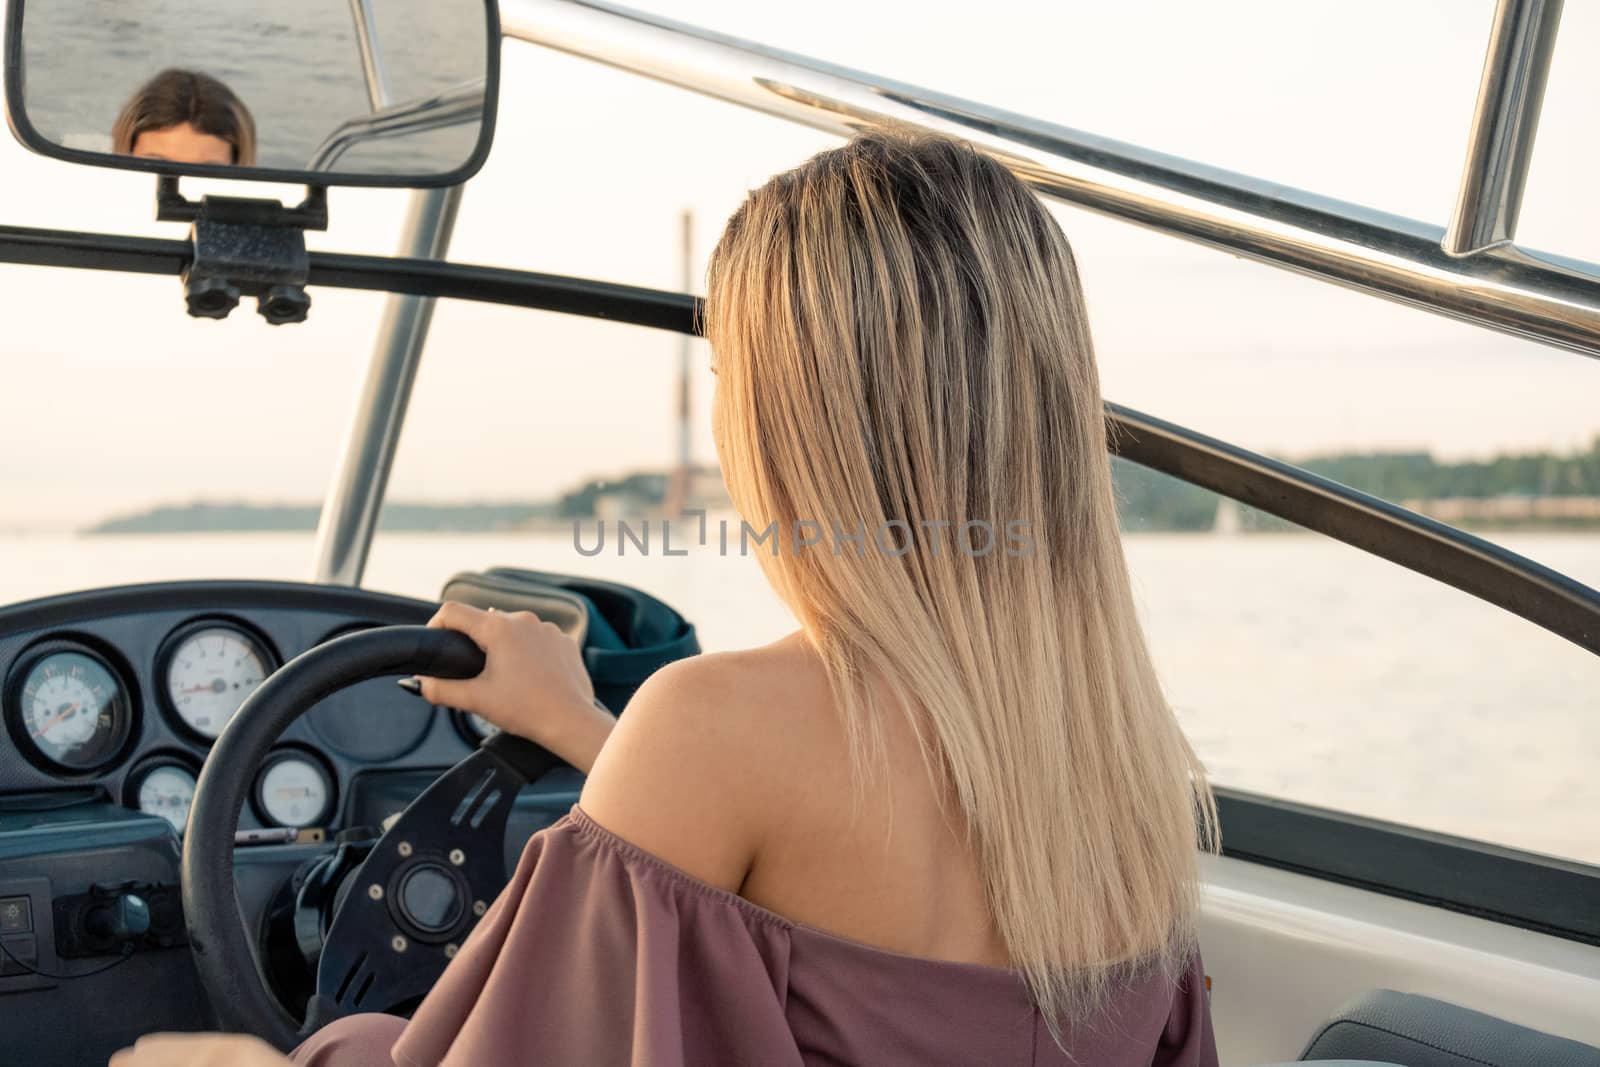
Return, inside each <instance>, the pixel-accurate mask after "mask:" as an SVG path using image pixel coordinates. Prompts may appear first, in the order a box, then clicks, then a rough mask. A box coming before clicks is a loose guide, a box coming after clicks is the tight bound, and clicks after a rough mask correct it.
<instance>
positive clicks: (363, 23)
mask: <svg viewBox="0 0 1600 1067" xmlns="http://www.w3.org/2000/svg"><path fill="white" fill-rule="evenodd" d="M350 15H351V18H352V19H353V20H354V22H355V29H356V41H357V43H358V46H359V47H360V50H361V68H362V71H363V72H364V74H365V75H366V82H367V97H368V99H369V100H370V102H371V104H372V110H373V112H374V113H379V112H382V111H383V109H385V108H387V107H390V106H391V105H392V103H393V101H392V100H391V99H390V95H389V83H388V76H387V74H386V72H385V70H384V66H383V53H382V50H381V49H380V48H379V46H378V41H377V36H376V32H375V31H376V21H375V19H374V17H373V11H372V0H350ZM462 188H463V186H460V185H453V186H449V187H448V188H444V189H424V190H419V191H417V192H414V193H412V194H411V202H410V205H409V207H408V208H407V213H406V222H405V229H404V230H403V232H402V233H401V237H400V252H399V254H400V255H402V256H406V257H409V258H426V259H434V260H442V259H444V258H445V254H446V253H447V252H448V251H449V248H450V237H451V235H452V234H454V233H455V227H456V215H457V213H458V212H459V211H460V208H461V191H462ZM433 306H434V300H433V298H432V297H425V296H408V295H403V294H399V293H395V294H391V295H390V297H389V299H388V301H387V302H386V303H385V304H384V308H383V318H382V320H381V321H380V322H379V325H378V335H377V339H376V341H375V343H374V345H373V349H372V360H371V362H370V363H369V364H368V366H367V377H366V381H365V382H364V383H363V384H362V387H361V393H360V396H359V398H358V399H357V401H356V410H355V416H354V418H352V419H351V422H350V429H349V432H348V433H347V435H346V437H345V443H344V449H343V450H342V452H341V453H340V456H339V465H338V467H337V468H336V469H335V472H334V477H333V481H332V482H331V483H329V485H328V493H327V496H326V497H324V498H323V501H322V512H321V513H320V514H319V515H318V517H317V540H316V546H315V548H314V549H313V553H314V564H313V570H312V578H313V580H314V581H318V582H327V583H333V584H339V585H360V584H361V576H362V574H363V572H365V571H366V568H367V556H368V555H369V554H370V553H371V551H372V537H373V534H374V533H376V532H377V529H378V518H379V516H380V515H381V514H382V511H383V497H384V493H385V492H386V491H387V490H388V488H389V473H390V471H392V470H393V469H394V457H395V453H396V451H398V449H399V447H400V432H401V430H402V429H403V428H404V426H405V419H406V409H407V407H409V405H410V402H411V389H412V386H414V385H415V384H416V380H417V367H418V366H419V365H420V364H421V362H422V349H423V346H424V345H425V344H426V343H427V340H428V327H429V326H430V325H432V323H433Z"/></svg>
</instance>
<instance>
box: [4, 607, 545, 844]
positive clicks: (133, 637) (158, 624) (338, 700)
mask: <svg viewBox="0 0 1600 1067" xmlns="http://www.w3.org/2000/svg"><path fill="white" fill-rule="evenodd" d="M434 608H435V605H433V604H431V603H428V602H426V601H421V600H413V599H410V598H406V597H399V596H392V595H389V594H385V593H375V592H370V591H366V590H361V589H353V588H348V587H341V586H327V585H311V584H300V583H292V582H265V581H194V582H176V583H162V584H159V585H134V586H122V587H116V588H111V589H103V590H93V591H89V592H83V593H73V594H67V595H64V596H57V597H51V598H48V599H44V600H35V601H31V602H28V603H24V604H18V605H14V606H10V607H6V608H4V609H0V679H14V676H16V675H17V674H18V673H19V672H21V671H24V670H26V669H27V668H28V667H29V665H30V664H32V663H33V662H35V661H36V660H37V658H38V657H37V655H36V653H37V652H38V651H39V650H41V649H45V648H55V647H67V646H68V645H76V646H82V647H86V648H88V649H90V650H91V651H93V652H94V653H96V654H97V655H98V657H100V658H101V659H103V660H104V661H106V662H107V663H108V664H110V665H111V666H112V667H113V669H114V670H115V672H116V673H117V674H118V675H119V676H120V678H121V681H122V682H123V684H124V685H125V686H126V689H127V691H128V696H129V697H130V709H131V710H130V714H131V715H132V719H133V721H132V723H131V727H130V728H129V730H128V733H127V736H126V738H125V740H122V741H120V742H119V747H118V748H117V750H116V752H115V753H114V754H113V755H112V756H110V758H108V759H106V760H105V761H103V763H102V764H101V765H100V766H97V767H95V768H92V769H87V770H73V769H71V768H63V767H52V766H51V765H50V764H49V763H48V762H47V761H44V760H41V759H40V758H39V757H38V755H37V754H36V753H34V752H30V751H27V749H28V748H29V746H30V740H29V737H28V735H27V733H26V732H25V728H23V727H22V726H21V725H20V724H19V722H18V721H17V719H18V711H17V708H16V707H15V705H16V704H17V702H18V694H17V693H14V692H13V689H14V686H13V685H11V684H7V685H6V686H5V688H4V690H3V692H0V697H3V699H4V700H5V701H6V703H7V705H8V706H7V707H6V709H5V718H6V720H7V728H6V731H5V735H4V737H3V738H0V807H3V806H4V805H5V799H6V797H8V796H10V797H15V796H17V795H18V794H35V793H40V792H52V793H54V792H59V793H60V795H61V798H62V800H64V801H65V800H67V799H69V798H70V797H71V796H72V795H73V794H75V793H78V794H82V793H88V794H92V795H100V796H104V797H106V798H109V799H111V800H112V801H114V802H117V803H122V804H127V805H132V804H134V803H135V802H136V792H137V790H136V788H135V787H136V786H137V785H138V784H139V781H140V780H141V779H142V778H143V777H144V775H145V774H146V773H147V772H148V770H149V769H150V768H151V767H153V766H156V765H158V764H160V763H162V762H170V763H175V764H178V765H182V766H186V767H188V768H190V769H197V768H198V767H199V765H200V763H201V762H202V761H203V760H204V759H205V757H206V753H207V751H208V749H209V747H210V746H209V742H208V741H207V740H206V739H205V738H204V737H203V736H200V735H199V734H197V733H196V732H195V731H194V730H193V729H190V728H187V727H186V726H185V724H184V722H183V721H182V720H181V719H180V718H179V717H178V716H177V715H175V714H174V713H173V711H172V709H171V702H170V700H167V699H164V697H163V695H162V690H163V689H164V684H163V680H162V678H161V676H160V673H159V672H160V670H161V668H162V667H163V665H164V659H165V658H166V657H165V656H164V652H168V653H169V652H170V648H171V643H172V639H173V637H174V635H178V634H180V633H182V632H184V631H188V630H192V629H193V628H194V627H195V626H196V625H197V624H199V623H220V624H225V625H232V626H235V627H237V628H239V629H241V630H243V631H244V632H246V633H248V634H250V635H252V636H254V637H256V638H258V640H259V641H260V643H261V644H263V645H264V646H265V650H266V652H267V653H268V654H269V656H270V658H271V660H272V662H271V663H269V664H268V667H269V668H272V667H276V666H277V665H278V664H281V663H283V662H286V661H287V660H289V659H292V658H294V657H295V656H296V655H298V654H299V653H301V652H304V651H305V650H306V649H308V648H311V647H312V646H314V645H317V644H319V643H321V642H322V641H325V640H327V639H328V638H329V637H332V636H335V635H337V634H340V633H345V632H348V631H349V630H351V629H358V628H362V627H367V626H382V625H394V624H417V623H422V622H426V621H427V619H428V618H429V617H430V616H431V615H432V613H433V611H434ZM63 643H65V644H63ZM19 734H20V736H19ZM280 747H282V748H285V749H299V750H300V751H302V752H303V753H309V754H310V755H312V756H313V757H314V760H315V762H317V763H319V764H320V765H321V766H323V767H324V768H325V769H326V770H327V771H328V773H329V774H330V776H331V777H332V780H333V790H334V796H333V798H332V806H331V811H332V814H331V817H330V818H329V819H328V820H327V823H328V825H329V826H330V828H333V829H337V828H339V827H340V826H342V825H344V824H345V814H346V812H347V810H348V804H349V802H350V800H351V798H352V796H353V795H354V794H355V793H357V792H359V790H355V789H353V785H354V783H355V782H356V780H357V779H358V778H359V777H364V776H366V777H370V776H371V775H372V774H373V773H374V772H383V771H396V772H417V771H424V770H433V771H438V770H442V769H444V768H447V767H449V766H451V765H452V764H454V763H456V762H457V761H459V760H460V759H462V758H463V757H465V756H466V755H467V754H468V753H469V752H470V751H471V748H470V745H469V742H468V741H467V739H466V738H465V737H464V736H463V733H462V731H461V730H460V729H459V727H458V723H457V719H456V717H455V716H453V715H452V714H451V713H450V712H449V711H448V710H446V709H440V708H434V707H431V706H430V705H427V704H424V703H423V702H421V701H420V700H418V699H417V698H416V697H414V696H411V695H410V694H408V693H406V692H404V691H403V690H401V689H400V688H398V687H397V686H395V685H394V684H393V683H392V682H390V681H389V680H387V679H379V680H376V681H371V682H365V683H362V684H360V685H357V686H354V687H352V688H350V689H348V690H346V691H344V692H342V693H338V694H335V695H334V696H332V697H329V698H328V699H327V700H326V701H324V702H323V703H322V704H320V705H318V706H317V707H316V708H314V709H312V710H311V711H310V712H309V713H308V714H307V715H306V716H305V717H303V718H302V719H301V720H300V721H299V722H298V723H296V724H294V725H293V726H292V727H290V729H289V730H287V731H286V732H285V734H284V736H283V738H282V740H281V745H280ZM259 770H260V769H259V768H250V769H248V771H244V770H243V769H241V773H250V774H257V773H259ZM407 777H411V776H410V775H408V776H407ZM552 784H554V783H552ZM568 784H569V785H570V784H571V783H568ZM369 813H370V809H369V810H368V811H363V812H362V814H363V815H367V814H369ZM264 821H265V820H263V819H262V817H261V815H260V813H259V812H258V811H257V810H253V807H247V809H246V811H245V812H244V814H243V816H242V817H241V820H240V826H241V828H252V827H259V826H261V825H263V823H264Z"/></svg>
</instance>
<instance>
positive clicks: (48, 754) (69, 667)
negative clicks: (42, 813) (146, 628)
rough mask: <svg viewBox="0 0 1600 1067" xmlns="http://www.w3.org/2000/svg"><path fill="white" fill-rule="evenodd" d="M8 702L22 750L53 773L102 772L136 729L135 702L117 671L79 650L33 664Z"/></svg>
mask: <svg viewBox="0 0 1600 1067" xmlns="http://www.w3.org/2000/svg"><path fill="white" fill-rule="evenodd" d="M9 703H10V705H11V706H10V707H9V708H8V709H7V711H8V716H7V717H8V719H9V720H10V722H11V729H12V733H13V734H14V735H16V738H17V742H18V747H20V748H21V749H22V750H23V752H24V753H26V754H28V755H29V756H31V757H32V758H34V759H35V761H43V762H44V763H45V764H47V765H48V766H49V767H51V768H53V769H58V770H60V769H64V770H69V771H89V770H94V769H96V768H99V767H103V766H105V765H106V764H107V763H110V762H111V761H112V760H114V759H116V758H117V756H118V754H119V753H120V752H121V751H122V748H123V745H124V744H125V743H126V742H127V740H128V735H129V733H130V732H131V731H132V729H133V701H132V698H131V697H129V695H128V690H127V688H126V687H125V686H124V685H123V684H122V680H121V679H120V678H119V677H118V675H117V672H116V670H114V669H113V668H112V666H111V664H109V663H108V662H106V660H105V659H103V658H102V657H101V656H100V655H98V654H97V653H95V652H91V651H90V650H89V649H87V648H80V647H78V646H76V645H69V646H62V647H58V648H56V649H54V650H52V651H49V652H45V653H43V654H41V655H39V656H36V657H35V658H34V659H32V660H30V661H28V663H27V664H26V665H25V666H24V668H23V670H22V673H21V674H20V676H19V680H18V681H17V682H16V683H15V687H14V689H13V691H12V700H11V701H10V702H9Z"/></svg>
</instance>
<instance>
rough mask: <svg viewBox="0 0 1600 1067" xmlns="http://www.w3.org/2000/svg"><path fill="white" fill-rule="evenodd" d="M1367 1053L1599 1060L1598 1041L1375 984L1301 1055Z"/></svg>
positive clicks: (1411, 1059) (1431, 1063)
mask: <svg viewBox="0 0 1600 1067" xmlns="http://www.w3.org/2000/svg"><path fill="white" fill-rule="evenodd" d="M1341 1056H1343V1057H1365V1058H1367V1059H1369V1060H1370V1059H1377V1060H1383V1061H1390V1062H1393V1063H1396V1064H1400V1065H1401V1067H1600V1048H1595V1047H1594V1046H1593V1045H1585V1044H1582V1043H1580V1042H1577V1041H1569V1040H1567V1039H1566V1038H1563V1037H1556V1036H1554V1035H1553V1034H1546V1033H1543V1032H1542V1031H1539V1030H1532V1029H1529V1028H1528V1027H1526V1026H1518V1025H1517V1024H1516V1023H1510V1022H1506V1021H1505V1020H1504V1019H1497V1018H1495V1017H1494V1016H1492V1015H1485V1014H1483V1013H1482V1012H1478V1011H1471V1010H1469V1009H1467V1008H1463V1007H1459V1006H1457V1005H1455V1004H1447V1003H1445V1002H1444V1001H1442V1000H1434V999H1433V998H1432V997H1423V996H1418V995H1416V994H1414V993H1397V992H1395V991H1394V990H1392V989H1375V990H1372V991H1371V992H1369V993H1363V994H1362V995H1361V996H1359V997H1357V998H1356V999H1354V1000H1352V1001H1351V1002H1350V1003H1348V1004H1346V1005H1345V1006H1344V1007H1343V1008H1342V1009H1340V1011H1339V1013H1338V1014H1337V1015H1335V1016H1334V1017H1333V1018H1332V1019H1330V1020H1328V1021H1327V1022H1326V1023H1324V1024H1323V1026H1322V1029H1320V1030H1318V1031H1317V1033H1316V1036H1315V1037H1313V1038H1312V1039H1311V1043H1310V1044H1309V1045H1307V1046H1306V1050H1305V1051H1304V1052H1303V1053H1301V1054H1300V1059H1301V1062H1304V1061H1307V1060H1311V1061H1313V1062H1317V1063H1324V1062H1326V1061H1327V1060H1328V1059H1330V1058H1332V1059H1334V1060H1335V1061H1337V1058H1338V1057H1341Z"/></svg>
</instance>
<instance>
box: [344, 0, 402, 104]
mask: <svg viewBox="0 0 1600 1067" xmlns="http://www.w3.org/2000/svg"><path fill="white" fill-rule="evenodd" d="M350 18H351V20H352V21H353V22H354V23H355V27H356V47H357V48H359V49H360V50H361V72H362V73H363V74H364V75H365V76H366V80H367V99H368V100H369V101H370V102H371V103H372V110H374V111H381V110H383V109H384V108H386V107H388V106H389V105H390V104H392V103H394V101H393V100H392V99H391V98H390V96H389V71H388V69H387V68H386V67H385V66H384V65H383V52H382V50H381V49H379V47H378V18H377V15H376V14H375V13H374V12H373V9H372V0H350Z"/></svg>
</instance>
